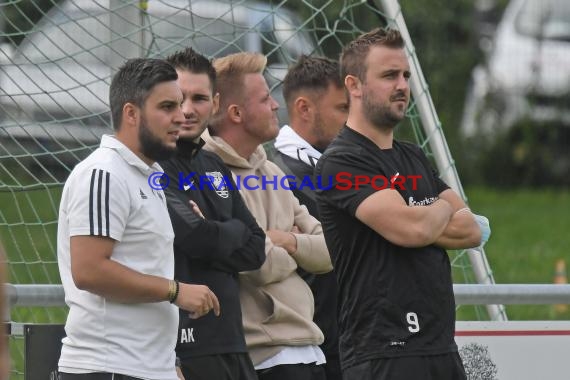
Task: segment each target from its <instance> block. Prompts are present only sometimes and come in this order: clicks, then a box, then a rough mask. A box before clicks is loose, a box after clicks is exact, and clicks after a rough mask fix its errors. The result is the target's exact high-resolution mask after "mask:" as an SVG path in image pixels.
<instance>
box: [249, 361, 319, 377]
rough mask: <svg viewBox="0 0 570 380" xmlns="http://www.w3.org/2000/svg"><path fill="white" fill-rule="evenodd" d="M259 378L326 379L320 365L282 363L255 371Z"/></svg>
mask: <svg viewBox="0 0 570 380" xmlns="http://www.w3.org/2000/svg"><path fill="white" fill-rule="evenodd" d="M257 376H258V377H259V380H326V375H325V369H324V367H323V366H322V365H316V364H314V363H312V364H283V365H277V366H275V367H271V368H267V369H260V370H258V371H257Z"/></svg>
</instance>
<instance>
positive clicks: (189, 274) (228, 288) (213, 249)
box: [160, 49, 265, 380]
mask: <svg viewBox="0 0 570 380" xmlns="http://www.w3.org/2000/svg"><path fill="white" fill-rule="evenodd" d="M167 60H168V61H169V62H170V63H172V64H173V66H175V68H176V71H177V72H178V83H179V85H180V87H181V90H182V92H183V94H184V102H183V106H182V109H183V113H184V115H185V118H186V122H185V123H184V124H183V125H182V128H181V134H180V136H179V140H178V143H177V152H176V153H175V154H174V156H173V157H172V158H171V159H170V160H168V161H164V162H160V165H161V166H162V168H163V169H164V171H165V173H166V175H167V176H168V178H169V180H170V181H169V183H168V186H167V187H166V188H165V194H166V198H167V205H168V211H169V213H170V218H171V221H172V226H173V228H174V233H175V238H174V255H175V278H176V279H177V280H179V281H181V282H187V283H193V284H204V285H207V286H208V287H209V288H210V289H211V290H212V291H213V292H214V294H216V296H217V297H218V300H219V301H220V308H221V314H220V316H218V317H216V316H215V315H214V313H209V314H207V315H205V316H204V317H202V318H200V319H193V318H192V317H191V316H190V315H189V314H188V313H187V312H183V311H181V312H180V322H179V332H178V341H177V345H176V353H177V356H178V357H179V358H180V364H181V365H180V367H181V370H182V373H183V375H184V377H185V378H186V379H191V380H200V379H208V380H209V379H217V380H218V379H219V380H253V379H257V377H256V374H255V370H254V368H253V365H252V363H251V359H250V358H249V355H248V353H247V347H246V343H245V338H244V334H243V327H242V314H241V307H240V300H239V284H238V276H239V272H242V271H250V270H255V269H258V268H259V267H261V265H262V264H263V262H264V261H265V233H264V232H263V230H262V229H261V228H260V227H259V226H258V225H257V222H256V221H255V219H254V217H253V216H252V215H251V213H250V212H249V210H248V209H247V207H246V205H245V203H244V202H243V200H242V198H241V195H240V194H239V191H238V189H237V188H236V186H235V184H234V183H233V179H232V174H231V171H230V170H229V169H228V168H227V167H226V166H225V164H224V163H223V162H222V160H221V159H220V158H219V157H218V156H217V155H216V154H214V153H211V152H208V151H205V150H202V146H203V145H204V141H203V140H202V139H201V138H200V137H199V136H200V134H202V132H203V131H204V129H205V128H206V125H207V121H208V119H209V117H210V115H211V113H212V110H213V109H214V104H215V103H216V102H215V101H214V99H215V100H217V99H216V97H215V96H214V92H213V87H214V83H215V71H213V68H212V67H211V63H210V62H209V61H208V60H207V59H206V58H204V57H203V56H201V55H199V54H197V53H196V52H194V51H193V50H192V49H186V50H183V51H181V52H178V53H175V54H174V55H173V56H171V57H169V58H168V59H167ZM164 184H166V182H165V183H164ZM191 201H192V202H194V204H191Z"/></svg>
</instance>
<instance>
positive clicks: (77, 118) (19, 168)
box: [0, 0, 492, 379]
mask: <svg viewBox="0 0 570 380" xmlns="http://www.w3.org/2000/svg"><path fill="white" fill-rule="evenodd" d="M392 3H395V4H397V2H396V1H393V2H392ZM385 8H386V7H385V5H384V4H381V1H376V2H375V1H368V2H366V1H358V0H344V1H336V0H335V1H333V0H329V1H326V0H282V1H278V0H268V1H264V2H260V1H254V0H239V1H238V0H235V1H230V0H93V1H91V0H20V1H15V0H14V1H10V0H8V1H4V2H2V3H1V4H0V44H1V45H0V204H1V205H2V207H1V210H0V239H1V241H2V244H3V245H4V247H5V250H6V252H7V256H8V264H9V265H8V267H9V269H8V271H9V275H10V281H11V283H14V284H59V283H60V279H59V274H58V270H57V261H56V230H57V213H58V206H59V199H60V195H61V190H62V186H63V183H64V181H65V179H66V177H67V175H68V174H69V172H70V171H71V169H72V168H73V166H74V165H75V164H76V163H77V162H79V161H80V160H81V159H83V158H84V157H86V156H87V155H88V154H89V153H90V152H92V151H93V150H94V149H95V148H96V147H97V146H98V143H99V139H100V137H101V136H102V135H103V134H104V133H112V128H111V126H110V116H109V109H108V100H107V98H108V87H109V83H110V79H111V77H112V75H113V72H114V70H116V69H117V68H118V67H119V66H120V65H121V64H122V63H123V62H124V61H125V60H126V59H127V58H132V57H139V56H147V57H164V56H165V55H167V54H169V53H172V52H174V51H176V50H178V49H180V48H184V47H186V46H193V47H195V48H196V49H197V50H198V51H200V52H202V53H204V54H205V55H207V56H209V57H216V56H221V55H225V54H228V53H233V52H238V51H258V52H261V53H263V54H265V55H266V56H267V57H268V69H267V73H266V78H267V80H268V83H269V85H270V87H271V90H272V94H273V96H274V97H275V98H276V99H277V100H278V102H280V104H281V109H280V113H279V117H280V121H281V123H282V124H284V123H285V122H286V118H287V116H286V113H285V106H284V102H283V100H282V99H283V97H282V95H281V87H280V84H281V81H282V79H283V78H284V76H285V74H286V71H287V67H288V65H290V64H291V63H292V62H294V61H295V60H296V59H297V58H298V57H299V56H300V55H301V54H315V55H326V56H328V57H331V58H338V56H339V53H340V51H341V48H342V46H343V45H344V44H345V43H346V42H348V41H350V40H352V39H354V38H355V37H356V36H358V35H359V34H361V33H362V32H365V31H368V30H370V29H372V28H374V27H376V26H385V25H391V26H393V27H399V28H401V22H400V21H399V20H398V18H401V17H402V15H401V13H396V14H392V13H393V12H392V13H390V12H388V11H387V10H386V9H385ZM409 53H410V54H411V55H414V52H413V49H410V50H409ZM420 73H421V71H420ZM421 86H422V87H420V89H419V91H416V92H415V93H414V101H413V102H412V103H411V105H410V108H409V110H408V117H407V120H406V121H405V122H404V123H402V125H401V126H400V127H399V129H398V131H397V135H398V136H399V137H400V138H406V139H412V140H415V141H416V142H417V143H419V144H420V145H421V146H422V147H423V148H424V149H425V151H426V152H427V153H428V155H430V157H432V158H433V159H434V163H435V164H436V165H437V166H438V169H439V170H440V172H441V173H442V175H444V176H445V175H449V174H450V173H451V175H454V176H455V177H456V174H457V173H456V170H455V165H454V162H453V160H452V158H451V156H450V155H449V151H448V150H447V151H444V154H443V156H442V155H441V154H438V155H436V152H435V151H434V146H433V145H432V142H433V141H434V140H437V139H439V140H441V137H442V136H443V134H442V130H441V125H439V123H438V122H437V116H436V115H435V114H433V115H431V117H432V119H433V120H432V122H433V121H435V122H436V123H435V129H434V128H432V129H430V128H426V127H425V123H426V117H427V118H429V117H430V116H429V112H428V113H427V114H422V112H421V109H420V107H419V104H420V103H421V102H422V99H424V102H425V100H426V99H427V100H428V101H429V102H428V104H431V99H430V98H429V91H428V89H427V86H426V85H425V83H421ZM426 115H427V116H426ZM443 143H445V139H444V138H443ZM445 148H446V144H445ZM459 190H460V191H461V189H459ZM450 255H451V258H452V262H453V267H454V280H455V281H456V282H461V283H473V282H481V273H483V274H482V276H483V277H485V276H487V277H488V278H489V279H490V280H491V281H492V277H491V273H490V271H489V270H488V267H485V266H483V267H482V268H477V270H476V271H474V268H473V265H472V260H470V259H469V254H468V253H466V252H464V251H458V252H450ZM483 257H484V256H483ZM485 262H486V260H485ZM475 273H479V276H476V275H475ZM473 310H474V312H473V314H472V315H474V316H476V317H477V318H481V319H484V318H486V313H485V311H484V310H483V309H479V308H473ZM65 316H66V310H65V308H54V307H41V306H39V307H15V308H13V309H12V311H11V320H12V321H15V322H19V323H63V322H64V321H65ZM10 349H11V357H12V361H13V371H12V376H11V378H12V379H19V378H23V376H24V375H23V371H24V369H23V355H24V354H23V344H22V341H21V338H18V337H12V338H11V341H10Z"/></svg>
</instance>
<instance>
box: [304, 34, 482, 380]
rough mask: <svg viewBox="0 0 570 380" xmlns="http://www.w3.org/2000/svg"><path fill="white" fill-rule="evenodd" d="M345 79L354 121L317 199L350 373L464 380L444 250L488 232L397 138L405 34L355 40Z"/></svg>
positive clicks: (404, 93) (332, 156)
mask: <svg viewBox="0 0 570 380" xmlns="http://www.w3.org/2000/svg"><path fill="white" fill-rule="evenodd" d="M341 73H342V77H343V78H344V83H345V86H346V88H347V91H348V93H349V97H350V110H349V115H348V120H347V123H346V126H345V127H344V128H343V129H342V130H341V132H340V135H339V136H338V137H337V139H335V140H334V141H333V143H332V144H331V145H330V146H329V148H328V149H327V150H326V152H325V153H324V154H323V156H321V158H320V159H319V161H318V163H317V167H316V172H315V173H316V175H318V176H322V177H323V178H329V177H332V178H334V180H333V186H332V187H331V188H326V189H321V190H318V191H317V193H318V194H317V202H318V206H319V210H320V216H321V222H322V225H323V229H324V232H325V238H326V241H327V246H328V247H329V250H330V252H331V256H332V257H333V258H334V267H335V273H336V275H337V280H338V283H339V304H340V307H341V311H340V315H339V331H340V355H341V365H342V370H343V377H344V379H350V380H353V379H359V380H360V379H363V380H383V379H386V380H388V379H389V380H398V379H402V380H409V379H414V380H428V379H429V380H463V379H465V371H464V369H463V364H462V363H461V358H460V357H459V355H458V353H457V346H456V344H455V341H454V331H455V302H454V296H453V287H452V280H451V267H450V262H449V258H448V256H447V254H446V252H445V249H460V248H469V247H476V246H478V245H479V244H480V243H481V231H480V229H479V227H478V225H477V222H476V221H475V218H474V216H473V214H472V213H471V212H470V210H469V209H468V208H467V207H466V205H465V203H464V202H463V200H462V199H461V198H460V197H459V196H458V195H457V194H456V193H455V192H454V191H453V190H451V189H450V188H449V187H448V186H447V185H446V184H445V183H444V182H443V181H441V180H440V179H439V178H438V176H437V175H436V173H435V172H434V171H433V170H432V169H431V165H430V163H429V161H428V160H427V158H426V156H425V155H424V154H423V152H422V151H421V149H420V148H419V147H417V146H416V145H413V144H409V143H404V142H399V141H395V140H394V137H393V131H394V127H395V126H396V125H397V124H398V122H400V121H401V120H402V119H403V118H404V116H405V112H406V109H407V106H408V103H409V99H410V88H409V84H408V80H409V78H410V69H409V65H408V61H407V59H406V54H405V51H404V42H403V40H402V37H401V35H400V34H399V32H398V31H396V30H389V29H388V30H385V29H375V30H373V31H371V32H369V33H366V34H364V35H362V36H360V37H358V38H357V39H356V40H354V41H353V42H351V43H349V44H348V45H347V46H346V47H345V49H344V51H343V53H342V56H341Z"/></svg>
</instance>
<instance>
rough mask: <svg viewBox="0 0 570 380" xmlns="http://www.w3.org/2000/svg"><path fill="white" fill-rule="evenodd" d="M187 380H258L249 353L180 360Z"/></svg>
mask: <svg viewBox="0 0 570 380" xmlns="http://www.w3.org/2000/svg"><path fill="white" fill-rule="evenodd" d="M180 364H181V365H182V366H181V369H182V374H183V375H184V378H185V379H186V380H257V374H256V373H255V368H253V364H252V363H251V359H250V358H249V355H248V354H247V353H234V354H218V355H207V356H197V357H191V358H180Z"/></svg>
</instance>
